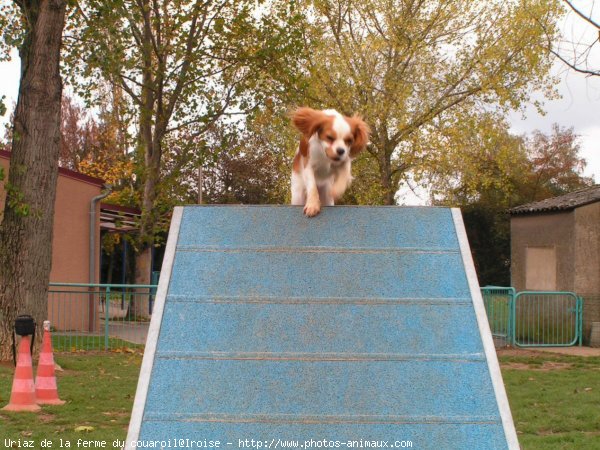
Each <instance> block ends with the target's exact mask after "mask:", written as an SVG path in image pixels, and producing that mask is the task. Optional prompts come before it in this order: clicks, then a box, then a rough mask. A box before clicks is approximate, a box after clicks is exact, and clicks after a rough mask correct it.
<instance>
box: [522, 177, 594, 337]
mask: <svg viewBox="0 0 600 450" xmlns="http://www.w3.org/2000/svg"><path fill="white" fill-rule="evenodd" d="M510 214H511V221H510V222H511V253H512V257H511V279H512V286H513V287H515V288H516V290H517V291H523V290H536V291H537V290H541V291H571V292H575V293H577V294H578V295H580V296H582V297H583V298H584V312H583V319H584V327H583V333H584V334H583V336H584V339H586V338H587V337H589V332H590V327H591V322H597V321H600V185H594V186H591V187H588V188H584V189H580V190H578V191H575V192H572V193H569V194H565V195H561V196H559V197H554V198H550V199H547V200H542V201H540V202H535V203H529V204H526V205H522V206H519V207H517V208H513V209H511V210H510Z"/></svg>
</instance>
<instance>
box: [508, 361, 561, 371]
mask: <svg viewBox="0 0 600 450" xmlns="http://www.w3.org/2000/svg"><path fill="white" fill-rule="evenodd" d="M500 367H502V368H503V369H513V370H536V371H539V372H549V371H551V370H564V369H570V368H571V367H573V364H570V363H562V362H554V361H544V363H543V364H527V363H517V362H509V363H503V364H500Z"/></svg>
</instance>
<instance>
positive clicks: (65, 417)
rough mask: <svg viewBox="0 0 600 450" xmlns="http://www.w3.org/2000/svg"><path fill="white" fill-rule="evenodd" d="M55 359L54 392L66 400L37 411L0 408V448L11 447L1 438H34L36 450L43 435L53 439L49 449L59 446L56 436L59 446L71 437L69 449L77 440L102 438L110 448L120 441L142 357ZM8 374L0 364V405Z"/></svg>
mask: <svg viewBox="0 0 600 450" xmlns="http://www.w3.org/2000/svg"><path fill="white" fill-rule="evenodd" d="M54 359H55V360H56V362H57V363H58V364H59V365H60V366H61V367H62V368H63V370H64V371H63V372H57V382H58V392H59V396H60V398H61V399H62V400H66V401H67V403H66V404H65V405H62V406H43V407H42V412H41V413H10V412H5V411H0V430H2V431H0V448H10V447H5V442H4V440H5V439H6V438H9V439H13V440H18V439H21V440H22V442H24V441H31V440H33V441H34V444H35V447H34V448H36V449H38V448H41V442H42V440H44V439H49V440H51V441H52V442H53V445H52V447H51V448H61V447H60V445H61V441H60V439H62V440H63V442H62V443H63V445H66V443H65V442H66V441H70V443H71V445H72V448H77V440H78V439H83V440H88V441H92V440H94V441H106V448H113V446H112V443H113V441H115V440H116V439H120V440H121V441H124V440H125V438H126V436H127V427H128V425H129V415H130V413H131V408H132V406H133V398H134V396H135V389H136V387H137V379H138V375H139V371H140V365H141V362H142V355H141V354H140V353H139V352H136V353H129V352H122V353H112V352H111V353H55V354H54ZM12 376H13V367H12V365H2V366H0V406H4V405H6V404H7V403H8V400H9V398H10V390H11V386H12ZM80 427H84V428H80ZM87 427H89V428H87ZM77 430H80V431H77ZM13 447H16V448H18V447H17V445H13ZM22 447H23V445H21V448H22ZM80 448H82V447H80ZM88 448H89V447H88ZM92 448H93V447H92ZM114 448H120V447H114Z"/></svg>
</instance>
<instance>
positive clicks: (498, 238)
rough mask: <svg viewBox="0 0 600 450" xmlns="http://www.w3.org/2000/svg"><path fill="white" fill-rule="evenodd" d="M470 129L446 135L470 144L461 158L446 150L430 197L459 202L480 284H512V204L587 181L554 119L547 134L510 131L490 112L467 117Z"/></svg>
mask: <svg viewBox="0 0 600 450" xmlns="http://www.w3.org/2000/svg"><path fill="white" fill-rule="evenodd" d="M467 126H468V127H469V129H470V131H469V132H468V133H459V134H457V135H449V136H447V140H446V141H445V146H444V148H446V149H447V150H448V152H450V153H452V152H454V151H456V150H455V148H456V147H457V146H464V147H467V148H469V149H471V150H470V152H469V153H467V154H465V155H464V157H463V158H462V159H460V160H457V159H456V158H454V157H452V156H449V157H448V159H447V160H446V161H442V162H440V164H439V165H438V166H437V167H439V173H437V174H431V177H430V179H431V180H432V185H434V186H435V189H432V191H431V194H432V196H433V203H434V204H438V205H446V206H460V207H461V209H462V212H463V217H464V220H465V228H466V230H467V235H468V236H469V242H470V244H471V250H472V252H473V259H474V262H475V267H476V269H477V273H478V276H479V281H480V283H481V284H482V285H487V284H490V285H499V286H508V285H510V258H511V249H510V215H509V213H508V210H509V209H510V208H512V207H515V206H519V205H522V204H524V203H529V202H533V201H538V200H543V199H546V198H549V197H554V196H557V195H561V194H565V193H567V192H572V191H574V190H577V189H580V188H583V187H586V186H589V185H591V184H592V183H593V182H592V180H591V179H590V178H587V177H584V176H583V170H584V168H585V160H583V159H582V158H581V157H580V156H579V150H580V149H579V144H578V137H577V135H575V134H574V132H573V130H572V129H564V128H561V127H559V126H558V125H556V124H555V125H554V126H553V127H552V132H551V134H544V133H542V132H540V131H535V132H534V133H532V135H531V136H514V135H511V134H510V132H509V131H508V130H509V126H508V124H507V123H506V122H505V121H503V120H501V119H500V118H498V117H497V116H496V115H495V114H493V113H488V114H487V115H486V116H483V117H479V118H473V120H472V121H469V122H467Z"/></svg>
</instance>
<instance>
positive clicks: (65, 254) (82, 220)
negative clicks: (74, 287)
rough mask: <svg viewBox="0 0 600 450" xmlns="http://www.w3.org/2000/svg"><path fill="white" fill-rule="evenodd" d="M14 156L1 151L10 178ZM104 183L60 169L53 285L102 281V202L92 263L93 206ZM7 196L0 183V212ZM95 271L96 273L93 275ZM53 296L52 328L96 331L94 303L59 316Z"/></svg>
mask: <svg viewBox="0 0 600 450" xmlns="http://www.w3.org/2000/svg"><path fill="white" fill-rule="evenodd" d="M9 162H10V152H6V151H3V150H0V166H2V167H3V168H4V171H5V176H6V177H8V170H9ZM103 185H104V182H103V181H102V180H100V179H98V178H93V177H90V176H87V175H84V174H81V173H78V172H74V171H72V170H68V169H64V168H60V169H59V174H58V182H57V186H56V202H55V212H54V236H53V241H52V270H51V272H50V282H62V283H89V282H90V281H91V280H98V279H99V270H100V264H99V261H100V202H96V203H95V214H94V226H93V229H94V240H93V242H94V244H93V252H94V255H93V260H94V263H93V264H91V261H90V256H91V255H90V248H91V246H90V219H91V216H92V215H91V214H90V206H91V204H92V199H93V198H94V197H97V196H99V195H100V194H101V192H102V189H103ZM5 197H6V192H5V191H4V188H3V183H0V211H3V210H4V201H5ZM91 270H93V273H90V271H91ZM56 301H57V299H56V298H55V297H54V296H50V298H49V302H48V309H49V312H48V316H49V320H50V322H51V323H52V325H53V326H54V327H55V328H56V329H61V330H85V331H93V330H94V329H95V328H96V327H97V324H96V323H95V320H94V319H92V318H95V317H97V314H96V313H95V311H93V307H94V303H93V301H90V302H83V301H76V302H75V301H73V302H71V304H70V305H69V306H67V308H68V311H64V310H63V311H61V312H60V313H59V312H58V308H56V305H55V304H54V303H55V302H56Z"/></svg>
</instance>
